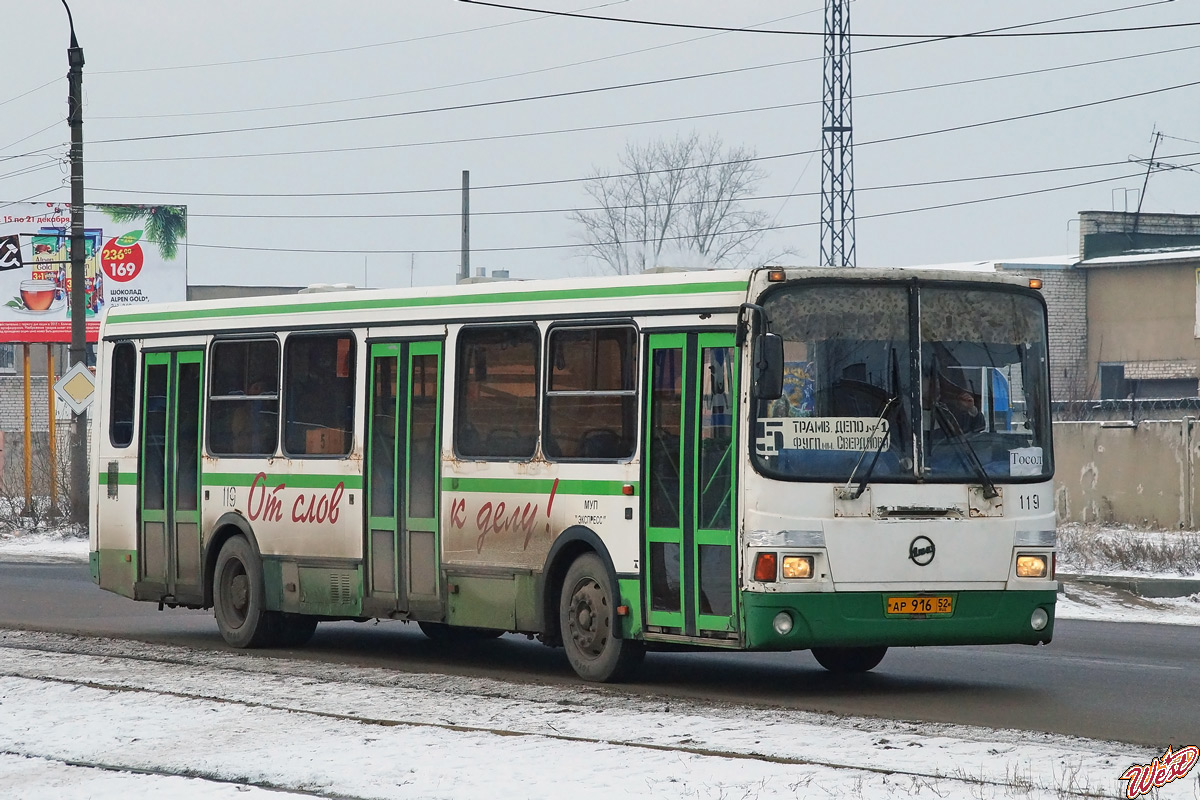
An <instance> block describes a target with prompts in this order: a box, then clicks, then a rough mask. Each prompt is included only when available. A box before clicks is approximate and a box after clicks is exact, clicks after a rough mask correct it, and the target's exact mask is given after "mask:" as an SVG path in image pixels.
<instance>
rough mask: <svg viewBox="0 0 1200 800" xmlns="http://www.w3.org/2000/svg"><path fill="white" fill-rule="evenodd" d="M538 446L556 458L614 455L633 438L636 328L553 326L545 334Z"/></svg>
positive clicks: (629, 449) (628, 448) (622, 454)
mask: <svg viewBox="0 0 1200 800" xmlns="http://www.w3.org/2000/svg"><path fill="white" fill-rule="evenodd" d="M546 349H547V362H548V363H547V367H546V373H547V377H546V419H545V430H544V432H543V438H542V449H543V450H545V452H546V456H547V457H548V458H551V459H554V460H558V461H576V460H579V461H585V460H596V461H602V460H615V459H621V458H629V457H631V456H632V455H633V448H634V443H635V442H636V441H637V398H636V396H635V386H634V375H635V374H637V363H636V362H637V332H636V330H635V329H634V328H633V327H632V326H629V325H609V326H604V327H598V328H553V329H551V331H550V334H549V337H548V339H547V347H546Z"/></svg>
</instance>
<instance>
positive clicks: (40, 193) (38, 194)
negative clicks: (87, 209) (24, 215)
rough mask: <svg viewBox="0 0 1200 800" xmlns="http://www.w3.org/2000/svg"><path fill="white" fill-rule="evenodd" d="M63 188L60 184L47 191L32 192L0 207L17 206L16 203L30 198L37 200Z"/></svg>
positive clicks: (24, 201)
mask: <svg viewBox="0 0 1200 800" xmlns="http://www.w3.org/2000/svg"><path fill="white" fill-rule="evenodd" d="M62 188H63V187H62V185H61V184H60V185H58V186H55V187H53V188H51V189H47V190H46V191H44V192H38V193H37V194H31V195H29V196H28V197H22V198H21V199H20V200H13V201H11V202H8V203H3V204H0V208H8V207H9V206H15V205H19V204H21V203H28V202H29V201H30V200H36V199H38V198H39V197H44V196H46V195H48V194H50V193H51V192H57V191H60V190H61V189H62ZM63 205H70V204H69V203H64V204H63Z"/></svg>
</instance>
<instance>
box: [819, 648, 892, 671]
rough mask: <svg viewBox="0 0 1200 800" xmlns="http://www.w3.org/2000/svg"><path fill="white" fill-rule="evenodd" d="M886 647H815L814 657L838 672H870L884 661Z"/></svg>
mask: <svg viewBox="0 0 1200 800" xmlns="http://www.w3.org/2000/svg"><path fill="white" fill-rule="evenodd" d="M886 653H887V648H886V647H814V648H813V649H812V654H813V658H815V659H816V660H817V663H818V664H820V665H821V666H822V667H824V668H825V669H827V670H829V671H830V672H836V673H838V674H846V673H850V672H868V671H870V670H872V669H874V668H875V667H877V666H879V662H880V661H883V656H884V654H886Z"/></svg>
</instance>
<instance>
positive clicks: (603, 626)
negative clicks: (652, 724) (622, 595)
mask: <svg viewBox="0 0 1200 800" xmlns="http://www.w3.org/2000/svg"><path fill="white" fill-rule="evenodd" d="M616 597H617V594H616V587H615V586H613V585H612V582H611V581H610V580H609V577H608V570H606V569H605V568H604V562H603V561H601V560H600V557H599V556H597V555H595V554H594V553H586V554H584V555H582V556H580V557H579V558H577V559H575V562H574V563H572V564H571V568H570V569H568V570H567V577H566V578H565V579H564V580H563V585H562V595H561V596H560V599H559V604H558V620H559V630H560V632H561V633H562V641H563V649H565V650H566V651H567V660H568V661H570V662H571V667H572V669H574V670H575V672H576V674H578V675H579V677H581V678H583V679H584V680H588V681H597V682H601V683H609V682H615V681H621V680H624V679H625V678H627V677H628V676H629V675H630V673H632V672H633V670H634V669H635V668H636V667H637V666H638V664H640V663H641V661H642V657H643V656H644V655H645V652H646V651H645V647H643V645H642V643H641V642H639V641H635V640H633V639H621V638H619V637H617V636H616V635H615V632H614V631H613V629H612V627H613V619H614V617H615V614H614V606H615V602H616Z"/></svg>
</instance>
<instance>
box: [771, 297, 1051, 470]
mask: <svg viewBox="0 0 1200 800" xmlns="http://www.w3.org/2000/svg"><path fill="white" fill-rule="evenodd" d="M763 306H764V308H765V309H766V311H767V316H768V319H769V320H770V323H771V329H772V331H774V332H776V333H778V334H780V335H781V336H782V337H783V340H784V361H785V365H784V394H783V396H782V397H781V398H779V399H777V400H771V401H759V402H758V403H757V408H756V414H757V419H756V429H757V433H756V441H755V458H754V460H755V464H756V466H757V468H758V469H759V471H761V472H762V473H764V474H766V475H768V476H771V477H775V478H782V479H787V480H821V481H837V482H847V481H851V480H853V481H854V482H858V481H860V480H865V479H866V478H867V477H869V479H870V481H871V482H893V483H895V482H914V481H944V482H976V483H978V482H982V483H984V484H988V483H990V482H992V481H1012V480H1044V479H1045V478H1046V477H1048V476H1049V475H1050V474H1051V471H1052V464H1051V458H1050V421H1049V397H1048V391H1047V384H1048V376H1047V365H1046V327H1045V315H1044V311H1043V308H1042V305H1041V303H1040V302H1039V301H1038V299H1037V298H1036V297H1034V296H1031V295H1029V294H1027V293H1021V292H1014V291H1012V290H1011V288H1009V287H1005V286H986V287H980V286H978V285H975V286H970V285H963V284H956V285H946V284H939V285H937V286H936V287H935V286H929V285H922V284H920V283H915V284H913V283H909V284H904V285H900V284H870V285H867V284H856V285H849V284H818V285H809V286H806V285H803V284H793V285H791V286H787V287H783V288H781V289H779V290H776V291H775V292H773V293H771V294H770V295H768V297H767V298H766V299H765V300H764V303H763ZM914 317H915V319H914ZM916 376H919V377H916Z"/></svg>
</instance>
